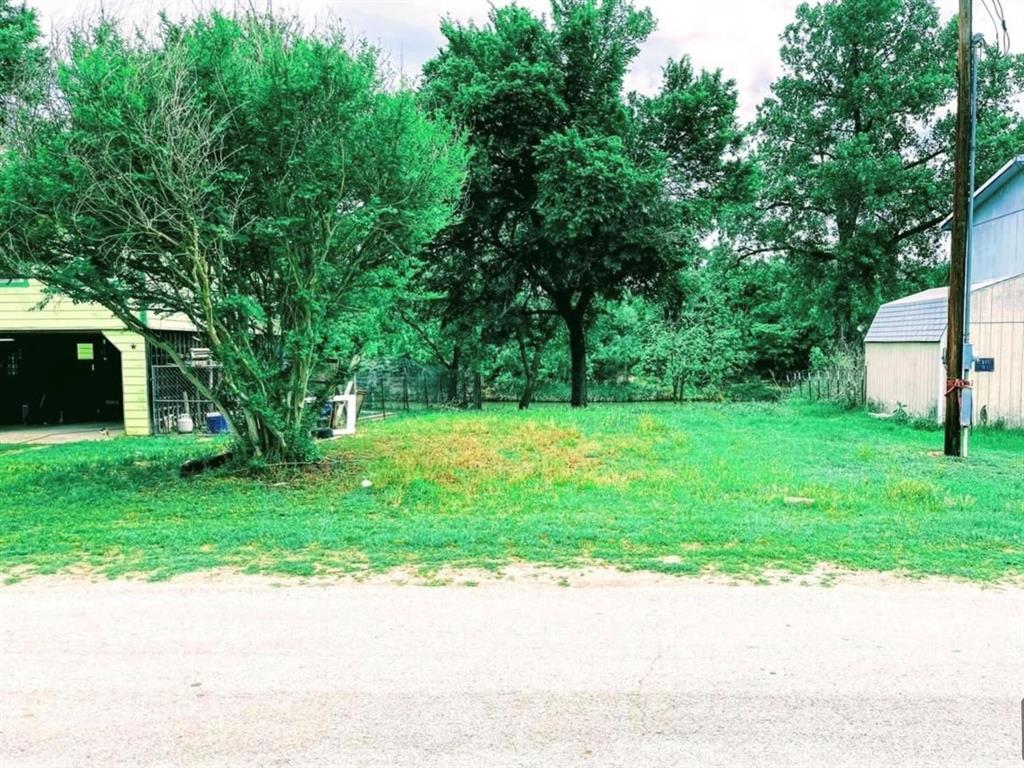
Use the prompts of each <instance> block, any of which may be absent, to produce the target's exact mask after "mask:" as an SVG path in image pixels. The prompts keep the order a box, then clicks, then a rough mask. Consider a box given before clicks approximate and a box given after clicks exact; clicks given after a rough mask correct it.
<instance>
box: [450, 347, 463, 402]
mask: <svg viewBox="0 0 1024 768" xmlns="http://www.w3.org/2000/svg"><path fill="white" fill-rule="evenodd" d="M461 352H462V351H461V350H460V349H459V348H458V347H455V350H454V351H453V352H452V362H451V365H449V366H448V402H449V403H456V402H458V400H459V368H460V365H461V358H462V354H461Z"/></svg>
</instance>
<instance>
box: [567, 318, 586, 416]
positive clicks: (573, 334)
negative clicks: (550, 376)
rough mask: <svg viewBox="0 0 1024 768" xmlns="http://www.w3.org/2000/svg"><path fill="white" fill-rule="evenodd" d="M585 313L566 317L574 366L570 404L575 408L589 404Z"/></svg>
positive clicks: (570, 358) (572, 364) (570, 353)
mask: <svg viewBox="0 0 1024 768" xmlns="http://www.w3.org/2000/svg"><path fill="white" fill-rule="evenodd" d="M583 315H584V313H583V312H581V311H577V312H574V313H573V314H571V315H569V316H568V317H566V318H565V323H566V325H567V326H568V329H569V360H570V364H571V366H572V374H571V377H570V381H571V394H570V397H569V404H570V405H571V406H572V407H573V408H584V407H586V405H587V329H586V326H585V324H584V322H583Z"/></svg>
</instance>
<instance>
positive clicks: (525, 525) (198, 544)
mask: <svg viewBox="0 0 1024 768" xmlns="http://www.w3.org/2000/svg"><path fill="white" fill-rule="evenodd" d="M939 448H941V437H940V436H938V435H936V434H933V433H926V432H918V431H914V430H910V429H908V428H907V427H905V426H900V425H898V424H892V423H890V422H889V421H884V420H879V419H875V418H872V417H870V416H868V415H866V414H862V413H849V412H843V411H839V410H837V409H835V408H834V407H829V406H811V405H799V404H787V403H780V404H776V403H768V404H765V403H741V404H725V405H712V404H702V403H686V404H682V405H673V404H665V405H660V406H658V405H644V406H608V407H601V408H591V409H587V410H586V411H571V410H569V409H568V408H565V407H561V406H556V407H545V406H539V407H537V408H536V409H535V410H534V411H532V412H531V413H530V414H529V417H527V416H526V415H525V414H517V413H516V412H515V411H514V409H513V408H512V407H511V406H509V407H506V408H504V409H488V410H485V411H484V412H482V413H474V414H468V413H464V412H455V413H453V412H443V413H433V414H429V415H425V416H419V417H416V418H407V419H401V418H399V419H389V420H387V421H384V422H377V423H374V424H371V425H367V426H366V428H365V430H364V433H363V434H362V436H361V437H360V438H359V440H357V441H347V442H342V441H338V442H334V443H331V444H330V446H329V447H328V449H327V450H328V456H329V457H330V458H333V459H343V460H344V461H343V462H342V463H341V465H340V466H339V467H338V468H336V469H335V470H333V471H323V470H318V472H316V473H315V474H307V473H300V474H291V475H286V474H285V475H280V476H277V477H274V478H273V479H272V480H271V479H270V478H267V479H263V480H256V481H254V480H253V479H252V478H250V477H247V476H244V477H240V476H237V475H234V474H206V475H203V476H200V477H198V478H196V479H193V480H190V481H188V482H187V483H182V482H181V481H180V480H179V479H178V477H177V466H178V464H179V462H180V461H181V459H182V458H184V457H186V456H189V455H194V454H195V453H196V452H197V450H201V449H200V448H199V444H197V443H196V442H194V441H193V440H179V439H171V438H154V439H121V440H116V441H112V442H105V443H95V444H89V443H80V444H76V445H63V446H49V447H45V448H39V449H25V448H22V449H21V450H8V451H3V452H0V483H2V484H3V487H4V489H5V492H6V498H5V506H4V513H3V515H0V571H3V572H4V573H5V574H20V575H21V576H23V577H25V576H29V575H31V574H33V573H55V572H61V571H67V570H71V569H74V570H75V571H76V572H79V573H80V572H82V570H83V569H86V570H89V571H92V572H95V573H103V574H107V575H109V576H117V575H119V574H124V573H134V574H140V575H145V576H149V577H151V578H166V577H168V576H170V575H173V574H175V573H181V572H187V571H196V570H202V569H209V568H218V567H221V568H223V567H227V568H234V569H238V570H240V571H243V572H265V573H282V574H289V573H291V574H313V573H316V574H321V575H330V574H332V573H333V574H341V573H356V574H359V573H366V572H379V571H386V570H388V569H390V568H395V567H399V566H405V567H410V566H411V567H413V568H423V569H437V568H441V567H443V566H455V567H485V568H500V567H502V566H503V565H506V564H509V563H512V562H528V563H538V564H548V565H561V566H579V565H583V564H591V563H595V562H597V563H604V564H610V565H617V566H621V567H624V568H632V569H636V568H642V569H651V570H668V569H669V568H670V566H668V565H666V563H665V560H666V559H667V558H670V557H671V558H672V560H673V561H678V562H679V563H680V565H675V566H671V568H673V569H677V570H685V571H686V572H689V573H700V572H702V571H704V570H713V571H715V572H717V573H723V572H725V573H732V574H741V575H743V574H745V575H748V576H751V577H754V576H756V575H758V574H760V573H762V572H763V571H764V570H767V569H780V568H782V569H788V570H791V571H796V572H801V571H808V570H810V569H813V568H814V567H815V566H816V565H818V564H820V563H822V562H827V563H833V564H838V565H840V566H844V567H848V568H855V569H870V570H880V571H889V570H897V571H904V572H909V573H911V574H915V575H926V574H935V575H947V576H957V577H961V578H969V579H975V580H979V581H990V580H997V579H1001V578H1007V577H1019V576H1020V574H1021V573H1022V572H1024V550H1022V547H1021V542H1022V541H1024V517H1022V515H1024V507H1022V504H1024V475H1022V474H1021V472H1019V471H1018V470H1019V466H1020V457H1021V455H1022V453H1024V433H1022V432H1020V431H1019V430H1018V431H997V430H980V431H978V432H977V433H975V435H974V437H973V438H972V441H971V452H972V458H971V461H970V462H969V463H964V462H961V461H956V460H952V461H951V460H948V459H945V458H943V457H934V456H930V455H929V451H930V450H932V451H934V450H936V449H939ZM214 449H215V448H214V447H212V446H211V450H214ZM364 478H368V479H370V480H372V481H373V485H372V487H370V488H364V487H363V486H362V482H361V481H362V480H363V479H364ZM793 496H797V497H802V498H807V499H812V500H813V503H812V504H799V505H793V504H787V503H786V497H793ZM285 511H286V512H285Z"/></svg>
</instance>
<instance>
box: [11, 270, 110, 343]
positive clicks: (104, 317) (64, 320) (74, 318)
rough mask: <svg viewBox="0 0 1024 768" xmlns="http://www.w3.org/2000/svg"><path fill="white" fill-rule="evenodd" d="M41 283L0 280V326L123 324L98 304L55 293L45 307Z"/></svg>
mask: <svg viewBox="0 0 1024 768" xmlns="http://www.w3.org/2000/svg"><path fill="white" fill-rule="evenodd" d="M42 300H43V287H42V284H40V283H39V282H37V281H35V280H30V281H29V284H28V285H27V286H20V285H6V284H4V283H0V330H4V331H99V330H105V329H107V328H111V329H113V328H123V327H124V324H123V323H122V322H121V321H120V320H118V319H117V318H116V317H114V316H113V315H112V314H110V312H108V311H107V310H105V309H104V308H103V307H101V306H99V305H98V304H75V303H74V302H72V301H71V299H65V298H62V297H55V298H53V299H51V300H50V303H49V304H47V305H46V307H45V308H44V309H34V307H36V306H37V305H38V304H39V302H40V301H42Z"/></svg>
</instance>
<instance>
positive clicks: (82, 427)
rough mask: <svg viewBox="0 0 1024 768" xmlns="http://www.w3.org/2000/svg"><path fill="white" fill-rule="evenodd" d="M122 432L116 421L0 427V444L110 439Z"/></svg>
mask: <svg viewBox="0 0 1024 768" xmlns="http://www.w3.org/2000/svg"><path fill="white" fill-rule="evenodd" d="M123 434H124V424H122V423H120V422H117V421H97V422H90V423H87V424H49V425H47V424H37V425H31V426H25V427H0V445H21V444H25V445H54V444H57V443H76V442H79V441H82V440H110V439H111V438H114V437H120V436H121V435H123Z"/></svg>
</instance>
